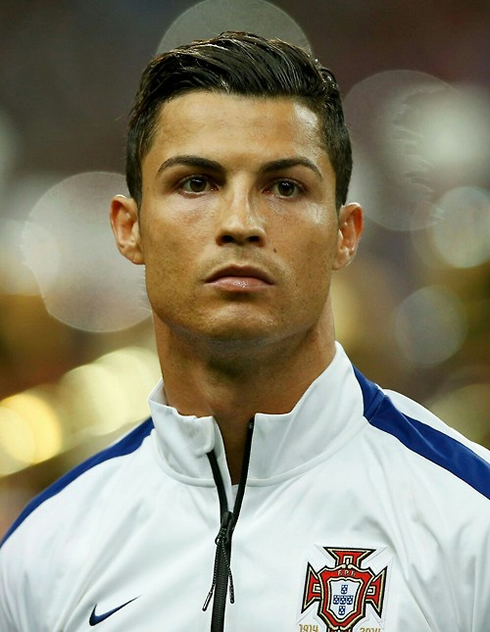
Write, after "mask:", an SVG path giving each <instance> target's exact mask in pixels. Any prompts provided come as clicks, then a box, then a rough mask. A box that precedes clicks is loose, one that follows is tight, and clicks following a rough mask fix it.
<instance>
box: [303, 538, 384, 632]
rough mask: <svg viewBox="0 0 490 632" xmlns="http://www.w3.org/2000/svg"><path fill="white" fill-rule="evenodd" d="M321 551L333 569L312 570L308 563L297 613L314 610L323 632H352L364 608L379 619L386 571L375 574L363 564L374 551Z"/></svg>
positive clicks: (362, 616) (326, 567) (360, 618)
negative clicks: (299, 610) (324, 553)
mask: <svg viewBox="0 0 490 632" xmlns="http://www.w3.org/2000/svg"><path fill="white" fill-rule="evenodd" d="M323 549H324V550H325V551H326V552H327V553H328V554H329V555H330V556H331V557H332V558H333V560H334V566H327V565H325V566H324V567H323V568H321V569H320V570H315V569H314V568H313V567H312V565H311V564H310V563H308V567H307V570H306V579H305V590H304V595H303V603H302V607H301V612H305V610H307V609H308V608H313V607H315V606H316V609H317V612H316V614H317V615H318V617H319V618H320V619H321V620H322V621H323V622H324V623H325V625H326V626H327V627H326V630H327V632H353V631H354V626H355V625H356V624H357V623H359V622H360V621H362V619H364V618H366V615H367V609H368V607H370V608H373V610H374V611H375V612H376V614H377V615H378V617H379V618H381V615H382V613H383V599H384V593H385V584H386V576H387V572H388V567H387V566H386V567H385V568H383V569H382V570H380V571H379V572H378V573H375V572H374V571H373V569H372V568H370V567H369V566H366V563H365V560H366V558H368V557H369V556H370V555H372V553H374V552H375V551H376V549H337V548H331V547H326V546H325V547H323ZM361 562H364V564H363V565H362V567H361Z"/></svg>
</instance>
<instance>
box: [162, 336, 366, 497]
mask: <svg viewBox="0 0 490 632" xmlns="http://www.w3.org/2000/svg"><path fill="white" fill-rule="evenodd" d="M149 405H150V409H151V413H152V418H153V422H154V424H155V431H156V432H155V438H156V442H157V448H158V451H159V456H160V458H161V461H162V465H163V467H164V468H165V470H166V471H167V472H168V473H169V474H170V475H172V476H174V477H175V478H178V479H181V480H183V481H185V482H187V483H191V484H203V485H213V484H214V483H213V480H212V475H211V470H210V466H209V462H208V459H207V456H206V454H207V453H208V452H210V451H211V450H214V451H215V454H216V457H217V459H218V463H219V464H220V469H221V471H222V472H223V474H224V476H225V477H228V480H229V475H228V469H227V466H226V457H225V452H224V446H223V440H222V437H221V433H220V430H219V427H218V424H217V423H216V421H215V420H214V418H213V417H195V416H193V415H181V414H180V413H179V412H178V411H177V410H176V409H175V408H173V407H171V406H168V405H167V404H166V402H165V396H164V391H163V383H162V381H160V382H159V383H158V384H157V385H156V387H155V388H154V390H153V391H152V393H151V394H150V396H149ZM362 419H363V400H362V392H361V388H360V386H359V382H358V381H357V379H356V377H355V373H354V369H353V367H352V364H351V363H350V361H349V359H348V357H347V355H346V354H345V352H344V350H343V348H342V347H341V345H340V344H339V343H336V354H335V357H334V359H333V360H332V362H331V363H330V364H329V366H328V367H327V368H326V369H325V371H324V372H323V373H322V374H321V375H319V376H318V378H317V379H316V380H315V381H314V382H313V383H312V384H311V385H310V386H309V388H308V389H307V390H306V392H305V393H304V394H303V396H302V397H301V399H300V400H299V401H298V402H297V404H296V405H295V407H294V408H293V409H292V410H291V411H290V412H289V413H286V414H281V415H270V414H264V413H257V414H256V416H255V429H254V435H253V442H252V452H251V458H250V467H249V473H248V482H247V484H248V485H257V486H258V485H271V484H274V483H276V482H280V481H282V480H283V479H284V478H289V477H292V476H296V475H298V474H300V473H301V472H303V471H304V470H306V469H309V468H311V467H314V466H315V465H316V463H318V462H321V461H323V460H325V459H327V458H328V457H329V455H331V454H332V453H334V452H336V451H337V450H338V449H339V448H340V447H341V446H342V445H343V444H344V443H345V442H346V441H348V440H349V439H350V438H351V437H352V436H353V435H354V434H356V433H357V432H359V431H360V429H361V428H362V425H363V421H362Z"/></svg>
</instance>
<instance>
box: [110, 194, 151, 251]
mask: <svg viewBox="0 0 490 632" xmlns="http://www.w3.org/2000/svg"><path fill="white" fill-rule="evenodd" d="M111 226H112V232H113V233H114V237H115V238H116V243H117V247H118V248H119V252H120V253H121V254H122V255H124V256H125V257H126V259H129V261H132V262H133V263H136V264H142V263H144V257H143V250H142V247H141V238H140V225H139V215H138V205H137V204H136V201H135V200H134V199H133V198H127V197H125V196H124V195H116V197H115V198H114V199H113V200H112V203H111Z"/></svg>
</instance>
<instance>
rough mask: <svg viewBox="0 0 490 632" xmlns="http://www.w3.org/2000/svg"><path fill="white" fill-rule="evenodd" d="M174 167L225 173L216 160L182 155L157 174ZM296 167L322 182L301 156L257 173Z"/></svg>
mask: <svg viewBox="0 0 490 632" xmlns="http://www.w3.org/2000/svg"><path fill="white" fill-rule="evenodd" d="M175 165H183V166H188V167H197V168H200V169H207V170H209V171H215V172H219V173H223V172H224V171H225V169H224V167H223V165H221V164H220V163H219V162H216V160H210V159H209V158H203V157H202V156H193V155H182V156H172V157H171V158H168V159H167V160H165V161H164V162H162V164H161V165H160V167H159V169H158V174H160V173H162V172H163V171H165V170H166V169H170V167H174V166H175ZM298 166H301V167H307V168H308V169H310V170H311V171H313V172H314V173H315V174H316V175H317V176H318V177H319V178H320V179H321V180H323V176H322V174H321V172H320V170H319V169H318V167H317V166H316V165H315V163H314V162H313V161H311V160H310V159H309V158H304V157H303V156H297V157H294V158H280V159H279V160H272V161H271V162H268V163H266V164H265V165H263V166H262V167H261V168H260V169H259V173H260V174H268V173H273V172H275V171H282V170H284V169H291V168H293V167H298Z"/></svg>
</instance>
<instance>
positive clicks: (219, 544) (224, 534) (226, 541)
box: [202, 511, 235, 611]
mask: <svg viewBox="0 0 490 632" xmlns="http://www.w3.org/2000/svg"><path fill="white" fill-rule="evenodd" d="M234 522H235V520H234V516H233V513H232V512H231V511H225V512H224V513H223V516H222V519H221V526H220V529H219V531H218V535H217V536H216V538H215V539H214V543H215V544H216V554H215V556H214V571H213V582H212V584H211V589H210V591H209V593H208V596H207V597H206V600H205V601H204V605H203V607H202V609H203V611H206V610H207V608H208V606H209V603H210V601H211V599H212V597H213V593H214V589H215V588H216V581H217V575H218V565H219V557H220V554H221V556H222V558H223V560H224V562H225V566H226V573H227V575H228V581H229V584H230V603H235V588H234V586H233V575H232V574H231V567H230V557H229V550H230V548H229V545H230V542H231V536H232V534H233V529H234V528H235V524H234Z"/></svg>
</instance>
